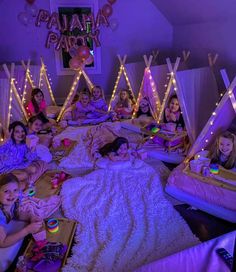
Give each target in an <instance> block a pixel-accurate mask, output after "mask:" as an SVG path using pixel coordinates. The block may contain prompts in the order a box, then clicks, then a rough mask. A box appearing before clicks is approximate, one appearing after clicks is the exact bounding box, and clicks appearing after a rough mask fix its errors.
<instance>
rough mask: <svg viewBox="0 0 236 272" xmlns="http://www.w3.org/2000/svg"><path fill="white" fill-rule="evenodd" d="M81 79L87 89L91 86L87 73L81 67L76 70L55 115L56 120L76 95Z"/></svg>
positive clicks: (90, 88) (59, 118)
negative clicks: (56, 115)
mask: <svg viewBox="0 0 236 272" xmlns="http://www.w3.org/2000/svg"><path fill="white" fill-rule="evenodd" d="M81 79H82V80H84V83H85V84H87V87H88V89H89V90H90V91H91V90H92V88H93V86H94V85H93V83H92V82H91V80H90V79H89V77H88V75H87V74H86V72H85V71H84V70H83V69H80V70H77V71H76V73H75V76H74V79H73V82H72V85H71V88H70V91H69V93H68V95H67V97H66V99H65V102H64V104H63V106H62V108H61V110H60V112H59V115H58V117H57V122H59V121H60V120H61V117H62V116H63V113H64V112H65V110H66V109H67V108H68V107H69V106H70V105H71V103H72V101H73V98H74V97H75V95H76V92H77V90H78V89H79V86H80V84H81Z"/></svg>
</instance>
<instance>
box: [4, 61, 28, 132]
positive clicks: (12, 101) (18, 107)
mask: <svg viewBox="0 0 236 272" xmlns="http://www.w3.org/2000/svg"><path fill="white" fill-rule="evenodd" d="M14 69H15V64H14V63H12V64H11V67H10V70H9V68H8V67H7V65H6V64H3V71H1V72H0V90H1V92H0V103H1V106H0V117H1V119H0V123H1V125H2V127H3V129H4V130H5V131H7V129H8V127H9V124H10V123H11V122H13V121H27V113H26V111H25V109H24V107H23V105H22V103H21V98H20V96H19V94H18V91H17V88H16V85H15V78H14Z"/></svg>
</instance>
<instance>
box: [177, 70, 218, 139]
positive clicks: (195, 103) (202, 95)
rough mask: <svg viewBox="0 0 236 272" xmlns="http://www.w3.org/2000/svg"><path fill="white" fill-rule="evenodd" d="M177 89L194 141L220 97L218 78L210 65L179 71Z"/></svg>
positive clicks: (186, 122)
mask: <svg viewBox="0 0 236 272" xmlns="http://www.w3.org/2000/svg"><path fill="white" fill-rule="evenodd" d="M176 82H177V90H176V94H177V96H178V98H179V100H180V101H179V102H180V106H181V110H182V113H183V118H184V121H185V125H186V128H187V131H188V135H189V137H190V140H191V141H192V143H193V142H194V141H195V140H196V138H197V136H198V135H199V134H200V132H201V130H202V128H203V127H204V125H205V124H206V122H207V120H208V118H209V117H210V115H211V113H212V112H213V110H214V109H215V105H216V102H217V101H218V99H219V92H218V87H217V83H216V79H215V76H214V74H213V73H212V70H211V69H210V67H203V68H198V69H191V70H185V71H178V72H177V73H176Z"/></svg>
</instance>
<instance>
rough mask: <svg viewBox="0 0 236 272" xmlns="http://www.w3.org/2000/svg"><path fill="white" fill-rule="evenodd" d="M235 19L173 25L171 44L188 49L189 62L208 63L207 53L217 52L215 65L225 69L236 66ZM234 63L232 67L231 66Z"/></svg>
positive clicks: (231, 68)
mask: <svg viewBox="0 0 236 272" xmlns="http://www.w3.org/2000/svg"><path fill="white" fill-rule="evenodd" d="M235 25H236V20H232V19H231V20H227V21H226V20H223V21H222V20H220V21H219V22H206V23H198V24H190V25H180V26H175V27H174V40H173V46H174V48H175V50H177V49H178V48H183V49H186V48H187V49H189V50H190V51H191V58H190V60H191V62H192V63H194V64H196V65H202V64H206V65H208V60H207V54H208V53H209V52H211V53H213V54H214V53H218V54H219V58H218V61H217V65H218V66H219V67H226V68H227V70H231V72H232V70H234V71H235V68H236V50H235V48H236V36H235V35H234V32H235ZM232 65H234V67H233V66H232Z"/></svg>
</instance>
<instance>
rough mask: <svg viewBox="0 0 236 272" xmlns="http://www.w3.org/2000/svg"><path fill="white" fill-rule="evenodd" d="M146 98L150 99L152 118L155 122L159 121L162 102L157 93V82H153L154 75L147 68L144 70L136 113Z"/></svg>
mask: <svg viewBox="0 0 236 272" xmlns="http://www.w3.org/2000/svg"><path fill="white" fill-rule="evenodd" d="M144 97H146V98H148V101H149V106H150V110H151V113H152V116H153V118H154V119H155V120H157V118H158V115H159V111H160V106H161V102H160V98H159V95H158V92H157V88H156V84H155V81H154V80H153V77H152V73H151V70H150V68H149V67H146V68H145V70H144V75H143V80H142V84H141V87H140V90H139V95H138V100H137V103H136V106H135V111H138V108H139V103H140V101H141V99H142V98H144Z"/></svg>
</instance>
